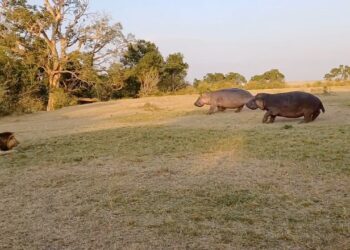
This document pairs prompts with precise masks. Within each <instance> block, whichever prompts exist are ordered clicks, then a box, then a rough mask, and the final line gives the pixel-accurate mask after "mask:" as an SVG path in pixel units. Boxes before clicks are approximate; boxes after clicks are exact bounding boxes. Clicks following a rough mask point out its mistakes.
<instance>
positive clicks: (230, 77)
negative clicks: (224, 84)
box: [225, 72, 247, 85]
mask: <svg viewBox="0 0 350 250" xmlns="http://www.w3.org/2000/svg"><path fill="white" fill-rule="evenodd" d="M225 80H226V81H229V82H233V83H234V84H238V85H242V84H244V83H246V82H247V80H246V79H245V77H244V76H243V75H241V74H239V73H236V72H229V73H227V74H226V75H225Z"/></svg>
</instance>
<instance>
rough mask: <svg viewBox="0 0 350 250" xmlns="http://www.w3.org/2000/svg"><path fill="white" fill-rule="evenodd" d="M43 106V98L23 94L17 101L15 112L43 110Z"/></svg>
mask: <svg viewBox="0 0 350 250" xmlns="http://www.w3.org/2000/svg"><path fill="white" fill-rule="evenodd" d="M45 107H46V106H45V103H44V101H43V100H41V99H39V98H35V97H32V96H25V97H23V98H21V99H20V100H19V101H18V103H17V108H16V112H20V113H33V112H37V111H42V110H45Z"/></svg>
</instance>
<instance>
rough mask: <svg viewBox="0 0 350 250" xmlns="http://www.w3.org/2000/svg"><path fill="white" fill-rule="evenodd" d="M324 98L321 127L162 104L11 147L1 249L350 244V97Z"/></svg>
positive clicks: (5, 168) (1, 200)
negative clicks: (112, 122) (121, 120)
mask: <svg viewBox="0 0 350 250" xmlns="http://www.w3.org/2000/svg"><path fill="white" fill-rule="evenodd" d="M324 98H326V99H325V100H326V101H325V103H326V109H327V113H326V114H327V115H328V114H333V113H336V114H335V115H334V116H328V117H327V116H324V117H323V116H321V118H322V119H320V120H317V121H316V122H314V123H311V124H297V121H291V120H288V121H283V120H282V121H279V118H278V119H277V122H276V123H275V124H272V125H271V124H269V125H265V124H260V122H261V116H262V113H258V112H257V113H253V112H251V113H249V112H244V111H243V112H242V113H240V114H235V113H234V112H225V113H221V114H215V115H213V116H207V115H204V112H205V111H203V110H200V111H197V110H193V111H182V110H177V109H174V110H166V109H165V108H159V107H161V105H156V104H153V102H152V103H151V104H147V103H146V105H141V106H140V110H141V111H142V112H146V113H144V114H143V115H141V116H137V115H134V114H129V115H130V116H135V117H137V119H136V122H141V123H142V122H146V123H147V122H148V121H149V120H150V121H159V116H157V114H159V113H160V114H161V115H160V117H163V118H161V119H164V121H167V122H168V123H164V124H162V125H155V124H152V123H147V124H144V125H142V126H141V125H137V123H136V124H135V123H134V122H135V120H133V119H131V120H129V122H130V124H128V125H133V126H127V127H115V128H111V129H105V130H98V131H90V132H84V133H75V134H71V135H67V134H65V135H61V136H54V137H52V136H48V137H43V138H41V139H39V138H37V137H33V138H31V139H28V140H23V142H22V144H21V146H20V147H19V148H18V149H17V152H14V153H12V154H8V155H3V156H0V193H1V196H0V218H1V219H0V228H1V229H0V230H1V231H0V248H1V249H6V248H17V249H47V248H50V249H51V248H53V249H61V248H76V249H79V248H94V249H103V248H104V249H118V248H135V249H145V248H152V249H173V248H178V249H208V248H210V249H241V248H244V249H255V248H256V249H258V248H259V249H260V248H262V249H287V248H290V249H306V248H311V249H323V248H325V249H327V248H328V249H347V248H349V246H350V242H349V240H348V239H349V235H350V223H349V221H350V212H349V211H350V196H349V192H350V186H349V181H350V153H349V150H348V148H349V141H350V125H349V124H348V123H347V120H346V119H347V116H346V114H347V113H346V112H347V108H346V107H345V106H344V105H343V103H345V101H346V100H347V97H346V96H345V95H344V96H341V97H340V98H337V96H327V97H324ZM190 101H191V102H188V103H192V100H190ZM143 109H144V110H143ZM328 109H330V111H328ZM332 109H333V110H334V111H332ZM339 110H340V111H339ZM141 111H140V112H141ZM164 112H165V113H166V115H165V116H164V114H165V113H164ZM167 112H168V113H167ZM337 112H338V113H337ZM148 113H150V115H151V116H148ZM339 113H342V114H344V115H343V116H342V117H340V116H339V115H338V114H339ZM122 114H125V113H122ZM155 116H157V117H155ZM120 117H121V116H120ZM338 117H340V118H338ZM174 118H178V119H179V120H176V122H174V121H173V119H174ZM67 119H68V118H67ZM248 121H249V122H248ZM258 122H259V123H258ZM246 123H247V124H248V125H247V124H246Z"/></svg>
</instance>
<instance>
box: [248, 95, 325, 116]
mask: <svg viewBox="0 0 350 250" xmlns="http://www.w3.org/2000/svg"><path fill="white" fill-rule="evenodd" d="M246 106H247V107H248V108H250V109H257V108H259V109H261V110H266V113H265V115H264V118H263V123H273V122H274V121H275V118H276V116H282V117H287V118H298V117H302V116H304V121H303V122H311V121H313V120H315V119H316V118H317V116H318V115H319V114H320V110H322V112H323V113H324V112H325V109H324V107H323V104H322V102H321V101H320V99H318V97H316V96H314V95H312V94H309V93H305V92H300V91H292V92H286V93H279V94H266V93H259V94H257V95H256V96H255V97H254V98H253V99H251V100H250V101H249V102H248V103H247V104H246Z"/></svg>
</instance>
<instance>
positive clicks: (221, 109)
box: [218, 106, 226, 112]
mask: <svg viewBox="0 0 350 250" xmlns="http://www.w3.org/2000/svg"><path fill="white" fill-rule="evenodd" d="M218 110H219V111H220V112H224V111H225V110H226V108H225V107H222V106H218Z"/></svg>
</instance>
